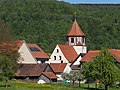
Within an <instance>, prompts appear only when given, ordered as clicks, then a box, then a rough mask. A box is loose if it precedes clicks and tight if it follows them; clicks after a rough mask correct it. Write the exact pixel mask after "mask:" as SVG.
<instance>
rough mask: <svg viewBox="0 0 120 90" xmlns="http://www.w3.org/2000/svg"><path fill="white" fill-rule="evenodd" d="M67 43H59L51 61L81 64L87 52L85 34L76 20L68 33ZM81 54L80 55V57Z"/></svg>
mask: <svg viewBox="0 0 120 90" xmlns="http://www.w3.org/2000/svg"><path fill="white" fill-rule="evenodd" d="M66 37H67V42H66V44H63V45H60V44H58V45H57V46H56V47H55V49H54V50H53V52H52V54H51V56H50V59H49V63H69V65H79V64H80V60H81V59H82V56H83V55H82V54H86V52H87V47H86V44H85V34H84V33H83V32H82V30H81V28H80V27H79V25H78V23H77V21H76V20H75V21H74V22H73V24H72V26H71V28H70V31H69V32H68V34H67V35H66ZM78 56H79V57H78Z"/></svg>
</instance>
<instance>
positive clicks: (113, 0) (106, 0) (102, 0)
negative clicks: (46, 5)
mask: <svg viewBox="0 0 120 90" xmlns="http://www.w3.org/2000/svg"><path fill="white" fill-rule="evenodd" d="M59 1H65V2H69V3H72V4H76V3H77V4H79V3H82V4H120V0H59Z"/></svg>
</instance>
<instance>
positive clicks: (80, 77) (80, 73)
mask: <svg viewBox="0 0 120 90" xmlns="http://www.w3.org/2000/svg"><path fill="white" fill-rule="evenodd" d="M76 73H77V79H78V81H79V87H80V82H81V81H83V79H84V76H83V74H82V70H80V71H78V72H76Z"/></svg>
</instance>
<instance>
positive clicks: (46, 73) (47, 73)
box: [42, 72, 58, 79]
mask: <svg viewBox="0 0 120 90" xmlns="http://www.w3.org/2000/svg"><path fill="white" fill-rule="evenodd" d="M42 74H43V75H45V76H46V77H48V78H50V79H57V78H58V77H57V76H56V75H55V74H54V73H53V72H43V73H42Z"/></svg>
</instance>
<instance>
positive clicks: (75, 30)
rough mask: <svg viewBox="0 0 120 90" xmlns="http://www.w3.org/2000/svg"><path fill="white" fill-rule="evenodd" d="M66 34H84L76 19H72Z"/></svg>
mask: <svg viewBox="0 0 120 90" xmlns="http://www.w3.org/2000/svg"><path fill="white" fill-rule="evenodd" d="M67 36H85V34H84V33H83V32H82V30H81V28H80V27H79V25H78V23H77V21H76V20H75V21H74V23H73V25H72V27H71V28H70V31H69V33H68V34H67Z"/></svg>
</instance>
